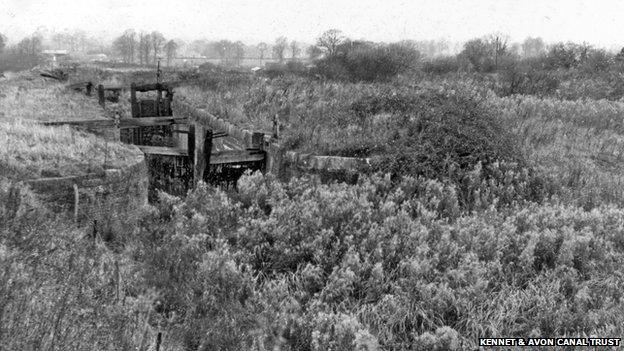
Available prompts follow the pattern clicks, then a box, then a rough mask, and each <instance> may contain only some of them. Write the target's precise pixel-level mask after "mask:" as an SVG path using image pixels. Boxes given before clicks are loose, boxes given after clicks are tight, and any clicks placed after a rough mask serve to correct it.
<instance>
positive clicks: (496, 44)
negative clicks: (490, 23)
mask: <svg viewBox="0 0 624 351" xmlns="http://www.w3.org/2000/svg"><path fill="white" fill-rule="evenodd" d="M508 42H509V37H508V36H506V35H503V34H500V33H494V34H490V36H489V38H488V43H489V45H490V47H491V50H492V54H493V56H494V69H496V70H498V65H499V64H500V60H501V57H503V56H505V55H506V54H507V53H508V52H507V47H508Z"/></svg>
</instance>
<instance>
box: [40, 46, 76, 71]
mask: <svg viewBox="0 0 624 351" xmlns="http://www.w3.org/2000/svg"><path fill="white" fill-rule="evenodd" d="M41 54H42V55H43V56H44V57H45V58H46V60H47V61H48V63H49V64H50V65H51V66H52V67H56V66H57V65H58V63H59V62H61V61H64V60H67V59H68V58H69V52H68V51H67V50H43V51H42V52H41Z"/></svg>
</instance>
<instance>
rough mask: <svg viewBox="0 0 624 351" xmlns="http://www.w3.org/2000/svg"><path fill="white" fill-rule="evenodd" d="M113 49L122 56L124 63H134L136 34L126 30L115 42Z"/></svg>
mask: <svg viewBox="0 0 624 351" xmlns="http://www.w3.org/2000/svg"><path fill="white" fill-rule="evenodd" d="M113 47H114V48H115V49H116V50H117V51H118V52H119V53H120V54H121V57H122V58H123V61H124V62H126V63H132V62H134V53H135V49H136V33H134V30H132V29H128V30H126V31H125V32H124V33H123V34H122V35H121V36H119V37H118V38H117V39H115V41H113Z"/></svg>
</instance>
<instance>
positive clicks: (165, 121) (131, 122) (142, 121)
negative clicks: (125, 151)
mask: <svg viewBox="0 0 624 351" xmlns="http://www.w3.org/2000/svg"><path fill="white" fill-rule="evenodd" d="M187 123H188V118H186V117H141V118H122V119H120V120H119V128H122V129H124V128H136V127H154V126H168V125H172V124H187Z"/></svg>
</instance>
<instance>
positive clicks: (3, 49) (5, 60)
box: [0, 34, 43, 72]
mask: <svg viewBox="0 0 624 351" xmlns="http://www.w3.org/2000/svg"><path fill="white" fill-rule="evenodd" d="M42 48H43V39H42V38H41V36H39V35H32V36H30V37H26V38H23V39H22V40H20V41H19V42H18V43H17V44H14V45H7V37H6V36H4V35H3V34H0V72H3V71H19V70H24V69H29V68H32V67H34V66H36V65H38V64H39V63H41V51H42V50H43V49H42Z"/></svg>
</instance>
